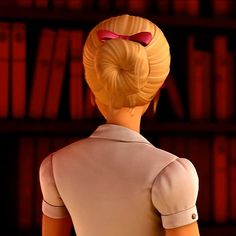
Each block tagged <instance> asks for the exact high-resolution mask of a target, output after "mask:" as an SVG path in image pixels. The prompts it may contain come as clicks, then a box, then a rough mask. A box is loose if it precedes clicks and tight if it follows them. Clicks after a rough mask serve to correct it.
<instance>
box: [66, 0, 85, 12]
mask: <svg viewBox="0 0 236 236" xmlns="http://www.w3.org/2000/svg"><path fill="white" fill-rule="evenodd" d="M67 7H68V9H70V10H81V9H82V8H83V1H81V0H67Z"/></svg>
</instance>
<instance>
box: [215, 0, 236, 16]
mask: <svg viewBox="0 0 236 236" xmlns="http://www.w3.org/2000/svg"><path fill="white" fill-rule="evenodd" d="M233 4H234V0H212V9H213V13H214V14H215V15H217V16H228V15H229V14H231V12H232V9H233Z"/></svg>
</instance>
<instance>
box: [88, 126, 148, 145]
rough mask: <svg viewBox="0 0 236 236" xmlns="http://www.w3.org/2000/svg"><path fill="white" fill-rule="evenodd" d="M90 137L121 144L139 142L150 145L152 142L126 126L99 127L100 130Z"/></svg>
mask: <svg viewBox="0 0 236 236" xmlns="http://www.w3.org/2000/svg"><path fill="white" fill-rule="evenodd" d="M90 137H91V138H102V139H109V140H115V141H121V142H139V143H147V144H150V142H149V141H148V140H147V139H146V138H144V137H143V136H142V135H141V134H140V133H138V132H136V131H134V130H131V129H129V128H126V127H124V126H120V125H114V124H103V125H100V126H98V128H97V129H96V130H95V131H94V132H93V134H92V135H91V136H90Z"/></svg>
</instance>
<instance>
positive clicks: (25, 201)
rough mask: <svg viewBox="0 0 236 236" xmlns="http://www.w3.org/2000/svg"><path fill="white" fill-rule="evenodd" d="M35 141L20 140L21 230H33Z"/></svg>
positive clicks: (19, 191) (19, 215)
mask: <svg viewBox="0 0 236 236" xmlns="http://www.w3.org/2000/svg"><path fill="white" fill-rule="evenodd" d="M34 148H35V147H34V139H33V138H31V137H21V138H20V140H19V154H18V155H19V156H18V160H19V170H18V181H19V182H18V183H19V184H18V186H19V188H18V194H19V195H18V198H17V199H18V217H17V219H18V225H19V228H20V229H23V230H30V229H32V228H33V209H34V205H33V203H34V200H33V197H34V195H33V190H34V181H33V180H34V162H33V160H34V150H35V149H34Z"/></svg>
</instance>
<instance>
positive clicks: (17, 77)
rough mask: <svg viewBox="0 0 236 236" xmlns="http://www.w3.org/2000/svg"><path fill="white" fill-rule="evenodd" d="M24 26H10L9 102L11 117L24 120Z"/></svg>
mask: <svg viewBox="0 0 236 236" xmlns="http://www.w3.org/2000/svg"><path fill="white" fill-rule="evenodd" d="M26 44H27V42H26V25H25V24H24V23H13V25H12V38H11V46H12V60H11V72H12V74H11V77H12V78H11V98H12V99H11V102H12V117H13V118H24V117H25V115H26V83H27V81H26V79H27V78H26V64H27V63H26Z"/></svg>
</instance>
